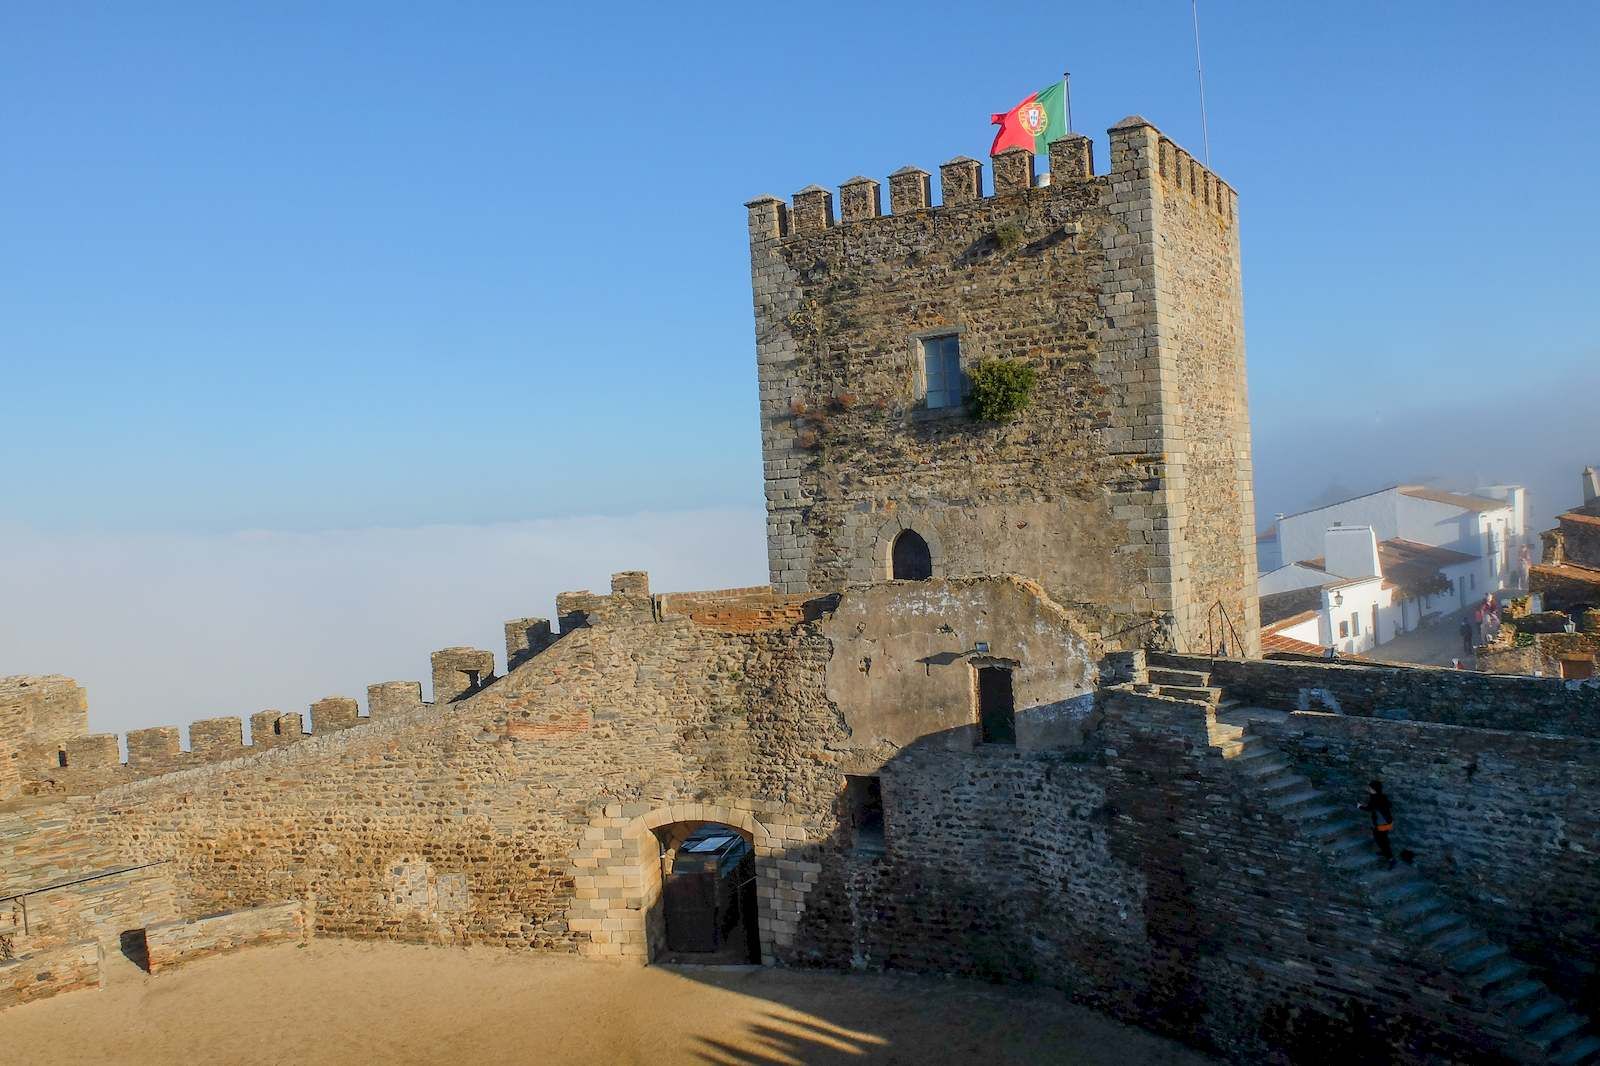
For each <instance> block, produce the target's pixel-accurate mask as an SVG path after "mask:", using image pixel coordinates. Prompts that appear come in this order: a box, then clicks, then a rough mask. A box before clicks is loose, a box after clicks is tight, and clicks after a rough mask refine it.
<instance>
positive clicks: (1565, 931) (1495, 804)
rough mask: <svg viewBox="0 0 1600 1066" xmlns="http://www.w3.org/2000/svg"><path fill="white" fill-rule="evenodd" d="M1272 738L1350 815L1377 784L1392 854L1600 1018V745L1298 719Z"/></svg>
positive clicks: (1323, 717)
mask: <svg viewBox="0 0 1600 1066" xmlns="http://www.w3.org/2000/svg"><path fill="white" fill-rule="evenodd" d="M1252 728H1253V729H1257V730H1260V731H1261V732H1263V733H1264V734H1266V735H1267V736H1269V737H1270V738H1271V739H1272V741H1273V743H1274V744H1275V745H1277V746H1278V747H1279V748H1280V750H1282V751H1284V752H1285V753H1286V754H1287V755H1289V757H1290V760H1291V761H1292V762H1293V763H1294V764H1295V766H1296V768H1297V769H1299V770H1300V771H1301V772H1302V773H1304V774H1306V776H1308V777H1310V778H1311V779H1312V780H1313V781H1314V782H1315V783H1316V784H1317V785H1319V786H1320V787H1322V788H1323V789H1324V790H1325V791H1327V792H1328V793H1329V794H1331V795H1334V796H1343V797H1346V798H1348V799H1349V801H1350V802H1351V803H1352V804H1354V803H1357V802H1359V800H1360V798H1361V797H1362V796H1363V795H1364V794H1365V790H1366V784H1367V782H1368V781H1370V780H1372V779H1373V778H1378V779H1381V780H1382V781H1383V782H1384V790H1385V791H1386V792H1388V793H1389V795H1390V796H1391V797H1392V798H1393V803H1394V810H1395V832H1394V846H1395V847H1396V848H1397V849H1406V850H1409V851H1412V852H1413V853H1414V854H1415V861H1416V865H1417V868H1418V869H1419V870H1421V871H1422V872H1423V873H1424V874H1425V875H1426V876H1427V877H1428V878H1429V880H1431V881H1432V882H1433V883H1434V884H1435V885H1437V886H1438V887H1439V888H1440V889H1442V890H1443V891H1445V892H1446V893H1447V894H1449V895H1450V896H1451V897H1452V898H1453V899H1454V900H1455V901H1456V902H1457V903H1458V904H1459V905H1460V906H1461V907H1462V908H1463V909H1464V911H1465V912H1466V913H1467V914H1468V915H1469V917H1470V919H1471V920H1473V921H1475V922H1476V923H1478V924H1479V926H1480V927H1482V928H1492V929H1496V930H1497V931H1498V932H1497V935H1498V937H1499V939H1501V941H1502V942H1503V943H1505V944H1506V945H1507V946H1508V947H1510V948H1511V949H1512V951H1513V952H1514V954H1516V955H1517V956H1518V957H1519V958H1521V959H1522V960H1523V961H1524V962H1527V963H1530V964H1532V965H1534V966H1537V967H1539V969H1540V970H1541V971H1542V972H1541V976H1542V977H1544V978H1545V980H1546V981H1547V982H1548V983H1549V984H1550V985H1551V987H1552V988H1554V989H1555V990H1556V991H1557V992H1558V993H1559V994H1561V995H1563V996H1564V997H1566V998H1567V1000H1568V1001H1569V1002H1571V1003H1572V1004H1573V1006H1575V1007H1577V1008H1578V1009H1579V1010H1580V1011H1581V1012H1582V1013H1584V1014H1587V1015H1589V1016H1591V1017H1592V1016H1594V1015H1595V1014H1596V1013H1600V972H1597V968H1596V962H1595V960H1596V959H1600V909H1597V908H1596V902H1597V901H1600V866H1597V864H1596V862H1595V856H1596V855H1597V854H1600V811H1597V809H1596V807H1595V803H1594V798H1595V796H1596V795H1597V794H1600V740H1590V739H1578V738H1573V737H1552V736H1541V735H1537V734H1531V733H1512V732H1501V731H1492V730H1485V729H1463V728H1458V727H1455V726H1448V725H1438V724H1434V723H1422V722H1389V721H1383V720H1381V719H1375V718H1353V717H1347V716H1343V715H1330V714H1310V713H1302V714H1292V715H1290V716H1289V719H1288V721H1287V722H1285V723H1283V724H1281V725H1269V724H1258V725H1254V726H1252Z"/></svg>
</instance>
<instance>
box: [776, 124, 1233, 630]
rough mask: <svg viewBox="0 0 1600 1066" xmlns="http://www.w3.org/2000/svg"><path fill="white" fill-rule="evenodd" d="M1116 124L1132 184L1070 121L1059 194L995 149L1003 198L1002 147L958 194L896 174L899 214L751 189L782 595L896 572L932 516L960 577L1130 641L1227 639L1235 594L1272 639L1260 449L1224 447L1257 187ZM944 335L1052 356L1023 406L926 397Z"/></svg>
mask: <svg viewBox="0 0 1600 1066" xmlns="http://www.w3.org/2000/svg"><path fill="white" fill-rule="evenodd" d="M1111 139H1112V166H1111V172H1110V173H1109V174H1107V175H1103V176H1098V177H1097V176H1095V175H1093V174H1092V173H1091V171H1090V169H1089V168H1088V162H1087V161H1088V156H1089V142H1088V141H1087V139H1085V138H1079V137H1074V138H1068V139H1064V140H1061V141H1057V142H1056V143H1055V144H1054V145H1052V147H1051V152H1052V165H1051V170H1052V181H1051V182H1050V184H1049V185H1048V186H1045V187H1038V188H1035V187H1032V182H1031V181H1030V180H1029V175H1031V167H1032V162H1031V157H1026V154H1025V153H1024V157H1023V158H1018V157H1008V158H1007V159H1005V160H997V161H996V168H997V169H996V175H997V177H996V194H995V195H993V196H989V197H984V196H982V195H981V191H982V167H981V164H979V163H977V162H975V161H972V160H959V159H958V160H953V161H951V162H950V163H947V164H946V165H945V166H944V167H942V168H941V185H942V187H943V194H944V195H943V203H942V204H941V205H940V206H938V207H937V208H935V207H933V206H932V205H931V203H930V201H929V192H930V183H929V181H928V175H927V174H925V173H924V172H921V171H917V170H914V169H908V170H902V171H899V172H897V173H896V174H895V175H893V176H892V177H891V179H890V185H891V196H890V199H891V203H892V207H893V213H892V214H889V215H883V214H880V213H879V208H878V202H879V201H878V196H877V185H876V183H875V182H871V181H870V180H868V179H854V180H852V182H850V183H847V185H846V187H845V190H844V193H843V200H842V202H843V203H844V205H845V207H846V210H845V212H844V217H843V220H842V221H841V222H840V223H839V224H837V225H836V224H835V223H834V220H833V208H832V194H831V193H829V192H828V191H827V190H824V189H821V188H816V187H813V188H810V189H807V190H803V191H802V192H800V193H797V194H796V195H795V199H794V204H793V206H792V207H790V206H787V205H785V204H783V203H782V202H781V201H778V200H776V199H773V198H770V197H767V198H762V199H759V200H755V201H752V202H751V203H750V205H749V208H750V225H751V230H750V232H751V257H752V278H753V287H754V304H755V314H756V338H757V361H758V368H759V380H760V395H761V417H762V440H763V455H764V460H765V475H766V485H767V505H768V519H769V522H768V552H769V559H770V566H771V575H772V583H773V585H774V586H775V587H776V588H778V589H779V590H781V591H784V592H790V593H800V592H806V591H826V590H829V589H832V588H835V587H838V586H840V585H842V584H846V583H850V582H863V581H872V580H881V579H883V578H884V577H885V576H887V574H888V572H889V551H890V547H891V545H892V543H893V541H894V539H895V537H897V536H898V535H899V534H900V532H901V531H902V530H904V529H913V530H915V531H916V532H917V533H918V534H919V535H921V536H922V537H923V538H924V539H925V540H926V541H927V542H928V544H929V547H930V551H931V554H932V557H933V563H934V573H935V575H936V576H961V575H970V574H981V573H1015V574H1021V575H1026V576H1029V577H1032V578H1035V579H1037V580H1038V581H1039V582H1040V584H1041V585H1043V587H1044V588H1045V589H1046V590H1048V592H1049V593H1050V595H1051V596H1052V598H1054V599H1056V600H1057V601H1058V602H1060V603H1063V604H1066V605H1071V606H1075V607H1078V608H1079V609H1081V610H1083V611H1085V612H1094V613H1095V614H1096V616H1097V618H1096V624H1097V626H1098V627H1099V628H1100V630H1101V632H1102V633H1104V634H1106V635H1107V636H1110V635H1111V634H1113V633H1116V634H1118V636H1119V637H1120V638H1121V639H1122V640H1123V641H1124V642H1126V643H1129V644H1137V643H1140V642H1141V641H1143V640H1145V639H1146V638H1148V637H1150V636H1151V633H1152V629H1151V628H1150V627H1149V626H1143V627H1141V628H1139V629H1137V630H1133V631H1132V632H1131V633H1121V632H1119V631H1122V630H1126V629H1127V628H1128V627H1131V626H1139V625H1140V623H1149V622H1150V621H1151V620H1152V619H1153V618H1154V617H1156V616H1159V615H1161V614H1162V613H1163V612H1166V611H1176V613H1177V615H1178V622H1179V625H1180V633H1179V634H1178V636H1179V639H1180V642H1182V643H1185V644H1192V643H1193V642H1194V641H1196V640H1200V639H1203V633H1202V629H1203V626H1201V625H1199V624H1198V623H1197V620H1199V621H1200V622H1203V619H1204V616H1205V610H1206V604H1205V603H1203V602H1201V601H1200V600H1198V599H1196V597H1205V596H1210V597H1212V598H1213V599H1216V598H1222V599H1225V600H1226V601H1227V602H1228V603H1229V604H1230V606H1231V607H1232V608H1233V609H1234V616H1235V618H1236V620H1237V626H1238V628H1239V630H1240V632H1241V637H1242V641H1243V643H1244V644H1245V646H1246V648H1247V650H1253V649H1254V647H1255V646H1256V645H1255V640H1256V637H1255V623H1254V618H1255V614H1254V610H1255V608H1254V571H1253V569H1252V567H1253V562H1252V561H1251V559H1252V556H1251V552H1250V550H1249V549H1250V548H1251V546H1252V544H1253V531H1252V530H1251V529H1250V526H1251V524H1252V522H1253V503H1252V501H1251V496H1250V481H1249V478H1250V473H1249V464H1248V459H1247V455H1248V444H1247V442H1246V443H1245V444H1243V445H1240V446H1239V447H1237V448H1234V447H1231V446H1230V445H1228V444H1227V443H1221V444H1217V443H1215V442H1212V441H1211V440H1210V437H1211V435H1212V434H1213V433H1216V432H1220V431H1221V430H1222V429H1223V428H1224V427H1226V430H1227V431H1228V432H1229V433H1234V432H1237V431H1244V430H1247V426H1246V419H1245V412H1244V407H1243V403H1244V393H1243V349H1242V327H1241V326H1240V323H1239V317H1238V315H1239V296H1238V267H1237V230H1236V215H1235V203H1234V201H1235V198H1234V196H1233V193H1232V190H1230V189H1228V187H1227V186H1226V185H1224V184H1223V183H1222V182H1220V181H1218V180H1217V179H1216V178H1215V177H1214V176H1213V175H1211V174H1210V173H1209V172H1207V171H1205V170H1204V168H1201V167H1198V166H1197V165H1195V164H1194V163H1193V161H1192V160H1190V159H1189V157H1188V156H1187V154H1185V153H1182V152H1181V150H1178V149H1176V148H1175V147H1174V146H1173V145H1172V144H1171V142H1169V141H1165V140H1164V139H1163V138H1161V137H1160V135H1159V134H1158V133H1157V132H1156V131H1155V130H1154V129H1153V128H1151V127H1150V126H1148V124H1146V123H1144V122H1143V121H1142V120H1129V121H1128V122H1125V123H1123V124H1121V125H1119V126H1118V127H1116V128H1114V129H1113V130H1112V131H1111ZM1163 146H1164V148H1165V150H1166V151H1167V152H1168V154H1169V156H1170V157H1171V158H1172V159H1173V160H1174V166H1177V165H1178V163H1177V161H1178V160H1181V161H1182V167H1183V171H1182V173H1183V182H1184V185H1183V188H1182V189H1181V190H1179V189H1178V188H1177V186H1176V184H1175V183H1176V181H1177V178H1176V175H1174V178H1173V184H1172V186H1171V189H1170V190H1169V191H1168V192H1161V191H1160V190H1161V189H1162V188H1164V186H1163V178H1162V176H1161V173H1160V156H1161V152H1162V150H1163ZM1167 200H1171V202H1172V203H1173V205H1174V208H1173V220H1174V221H1173V222H1172V225H1173V226H1174V227H1175V229H1174V235H1173V237H1172V238H1170V239H1169V238H1168V237H1167V236H1166V235H1165V234H1164V232H1163V230H1162V226H1163V222H1162V214H1163V212H1162V204H1163V203H1165V202H1166V201H1167ZM1158 248H1160V249H1163V251H1161V254H1160V255H1159V256H1158V251H1157V250H1158ZM1193 301H1201V302H1204V303H1205V304H1206V306H1204V307H1198V306H1191V303H1192V302H1193ZM1163 306H1165V307H1166V308H1167V309H1168V313H1169V315H1170V317H1171V322H1170V324H1169V325H1167V326H1165V327H1164V326H1163V325H1162V323H1161V321H1160V317H1161V309H1162V307H1163ZM1164 330H1165V332H1164ZM941 332H957V333H959V335H960V344H961V348H962V358H963V360H964V362H967V363H969V364H970V363H971V362H973V361H978V360H983V359H988V358H994V357H1006V358H1015V359H1020V360H1023V361H1025V362H1027V363H1029V364H1030V365H1032V366H1033V367H1034V369H1035V371H1036V373H1037V379H1038V384H1037V387H1036V390H1035V394H1034V397H1033V400H1032V402H1031V403H1030V405H1029V406H1028V407H1027V408H1026V409H1025V410H1024V411H1023V412H1022V413H1021V414H1020V415H1019V416H1018V418H1017V419H1016V420H1015V421H1013V422H1011V423H1008V424H1005V425H991V424H982V423H976V422H974V421H972V420H971V419H970V418H968V417H967V415H966V414H965V413H964V411H963V410H961V409H959V408H956V409H949V410H928V409H927V408H925V407H924V406H923V403H922V384H921V380H920V376H921V369H920V357H919V352H918V343H919V339H920V338H922V337H925V336H928V335H931V334H938V333H941ZM1169 337H1170V339H1169ZM1184 367H1188V368H1190V369H1181V368H1184ZM1180 371H1181V374H1183V375H1187V377H1185V378H1184V380H1182V381H1180V380H1179V376H1180ZM1219 389H1220V392H1219V391H1218V390H1219ZM1190 400H1192V401H1193V402H1194V403H1196V404H1197V405H1203V409H1201V407H1199V406H1197V409H1196V411H1195V413H1194V415H1193V418H1192V422H1193V432H1194V435H1195V437H1196V440H1195V444H1194V449H1195V450H1194V460H1193V468H1194V477H1195V479H1196V486H1197V488H1198V490H1199V491H1200V492H1201V493H1203V494H1204V495H1205V499H1204V500H1203V501H1200V502H1199V503H1197V504H1196V505H1195V506H1194V507H1193V509H1192V512H1191V510H1190V504H1189V503H1188V502H1187V497H1186V493H1187V492H1188V489H1187V475H1186V473H1185V470H1186V467H1185V466H1184V464H1185V462H1186V461H1187V459H1186V455H1187V453H1186V452H1185V450H1184V446H1183V444H1184V439H1185V438H1184V425H1185V423H1184V414H1183V412H1182V410H1181V408H1182V405H1183V404H1184V403H1185V402H1188V401H1190ZM1200 438H1205V439H1204V440H1202V439H1200ZM1218 449H1220V450H1218ZM1190 536H1194V537H1196V538H1197V539H1196V542H1195V544H1194V545H1193V546H1192V547H1191V546H1189V545H1188V544H1187V541H1186V538H1188V537H1190ZM1241 546H1243V549H1245V550H1243V554H1242V555H1241V554H1240V552H1241ZM1241 559H1242V562H1241Z"/></svg>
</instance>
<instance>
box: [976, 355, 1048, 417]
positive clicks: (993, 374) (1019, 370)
mask: <svg viewBox="0 0 1600 1066" xmlns="http://www.w3.org/2000/svg"><path fill="white" fill-rule="evenodd" d="M967 379H968V380H969V381H970V382H971V383H972V392H971V394H970V395H969V397H968V400H967V410H968V412H969V413H970V414H971V415H972V417H973V418H975V419H977V420H978V421H980V422H1010V421H1011V420H1012V419H1014V418H1016V417H1017V414H1018V413H1019V412H1020V411H1022V409H1023V408H1025V407H1027V406H1028V401H1029V400H1031V399H1032V398H1033V386H1034V380H1035V374H1034V369H1033V367H1031V366H1029V365H1028V364H1027V363H1024V362H1023V361H1022V360H1020V359H985V360H983V361H982V362H979V363H975V364H974V365H973V366H972V367H970V368H969V369H968V370H967Z"/></svg>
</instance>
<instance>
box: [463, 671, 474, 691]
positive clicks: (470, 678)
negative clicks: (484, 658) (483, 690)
mask: <svg viewBox="0 0 1600 1066" xmlns="http://www.w3.org/2000/svg"><path fill="white" fill-rule="evenodd" d="M461 672H462V673H463V674H465V675H467V691H468V692H476V691H477V689H478V671H476V670H463V671H461Z"/></svg>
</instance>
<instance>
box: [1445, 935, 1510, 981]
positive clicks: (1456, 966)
mask: <svg viewBox="0 0 1600 1066" xmlns="http://www.w3.org/2000/svg"><path fill="white" fill-rule="evenodd" d="M1505 957H1506V951H1505V949H1504V948H1502V947H1500V946H1499V945H1498V944H1489V943H1485V942H1484V940H1483V938H1482V937H1478V938H1477V943H1475V944H1473V945H1472V946H1470V947H1467V948H1465V949H1464V950H1460V951H1457V952H1456V953H1455V954H1454V955H1451V956H1450V957H1449V958H1447V959H1445V960H1444V964H1445V965H1446V966H1448V967H1450V969H1452V970H1454V971H1455V972H1456V973H1477V972H1478V971H1479V970H1481V969H1484V968H1485V967H1486V966H1488V965H1489V964H1490V963H1491V962H1493V961H1494V960H1495V959H1503V958H1505Z"/></svg>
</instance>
